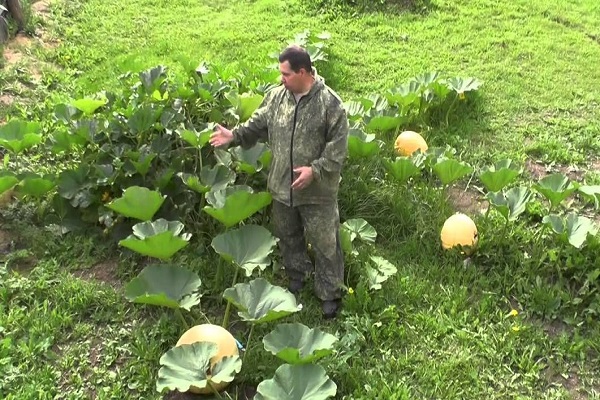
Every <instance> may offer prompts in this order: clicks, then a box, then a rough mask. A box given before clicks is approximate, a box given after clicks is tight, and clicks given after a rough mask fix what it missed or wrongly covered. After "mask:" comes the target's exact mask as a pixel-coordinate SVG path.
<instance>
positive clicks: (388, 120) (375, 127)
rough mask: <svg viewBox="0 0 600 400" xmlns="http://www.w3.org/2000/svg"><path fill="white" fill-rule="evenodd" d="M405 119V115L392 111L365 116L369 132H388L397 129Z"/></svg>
mask: <svg viewBox="0 0 600 400" xmlns="http://www.w3.org/2000/svg"><path fill="white" fill-rule="evenodd" d="M405 121H406V117H404V116H401V115H398V114H397V113H396V112H393V111H384V112H381V113H378V114H376V115H374V116H372V117H368V118H365V122H366V126H365V127H366V129H367V130H368V131H369V132H389V131H393V130H395V129H397V128H398V127H399V126H400V125H402V124H403V123H404V122H405Z"/></svg>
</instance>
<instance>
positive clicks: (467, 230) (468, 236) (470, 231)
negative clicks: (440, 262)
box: [440, 213, 478, 255]
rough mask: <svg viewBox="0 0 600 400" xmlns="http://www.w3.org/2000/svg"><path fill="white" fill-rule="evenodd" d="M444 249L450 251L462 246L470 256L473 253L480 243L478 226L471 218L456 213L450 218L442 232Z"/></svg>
mask: <svg viewBox="0 0 600 400" xmlns="http://www.w3.org/2000/svg"><path fill="white" fill-rule="evenodd" d="M440 236H441V239H442V247H443V248H444V249H446V250H447V249H450V248H453V247H456V246H461V247H462V249H463V251H464V252H465V253H466V254H467V255H470V254H472V253H473V251H474V249H475V246H476V245H477V242H478V233H477V226H476V225H475V222H473V220H472V219H471V218H469V216H467V215H465V214H463V213H456V214H454V215H452V216H450V217H449V218H448V219H447V220H446V222H444V226H443V227H442V232H441V235H440Z"/></svg>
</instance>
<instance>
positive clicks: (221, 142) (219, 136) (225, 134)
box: [209, 124, 233, 147]
mask: <svg viewBox="0 0 600 400" xmlns="http://www.w3.org/2000/svg"><path fill="white" fill-rule="evenodd" d="M232 140H233V133H231V131H230V130H229V129H226V128H223V127H222V126H221V125H219V124H217V129H216V130H215V132H214V133H213V134H212V135H210V139H209V143H210V144H211V145H212V146H214V147H221V146H225V145H227V144H229V143H231V141H232Z"/></svg>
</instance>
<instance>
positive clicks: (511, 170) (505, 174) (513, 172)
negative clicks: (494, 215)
mask: <svg viewBox="0 0 600 400" xmlns="http://www.w3.org/2000/svg"><path fill="white" fill-rule="evenodd" d="M521 172H522V169H521V168H519V167H517V166H516V165H515V163H514V162H513V161H512V160H510V159H505V160H500V161H498V162H497V163H496V164H494V165H492V166H490V167H489V168H487V169H486V170H485V171H484V172H483V173H482V174H481V175H480V176H479V179H480V180H481V183H483V185H484V186H485V188H486V189H487V190H488V191H490V192H499V191H501V190H502V189H504V188H505V187H506V186H507V185H509V184H511V183H512V182H513V181H514V180H515V179H516V178H517V177H518V176H519V174H521Z"/></svg>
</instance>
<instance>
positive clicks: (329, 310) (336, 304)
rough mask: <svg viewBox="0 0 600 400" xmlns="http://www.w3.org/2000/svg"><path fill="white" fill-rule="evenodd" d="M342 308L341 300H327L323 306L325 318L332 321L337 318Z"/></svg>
mask: <svg viewBox="0 0 600 400" xmlns="http://www.w3.org/2000/svg"><path fill="white" fill-rule="evenodd" d="M341 306H342V302H341V301H340V300H325V301H324V302H323V304H322V310H323V317H324V318H325V319H331V318H335V317H337V314H338V312H339V310H340V308H341Z"/></svg>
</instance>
